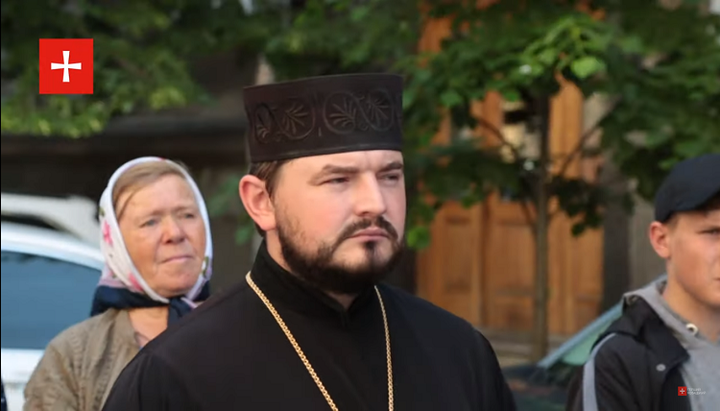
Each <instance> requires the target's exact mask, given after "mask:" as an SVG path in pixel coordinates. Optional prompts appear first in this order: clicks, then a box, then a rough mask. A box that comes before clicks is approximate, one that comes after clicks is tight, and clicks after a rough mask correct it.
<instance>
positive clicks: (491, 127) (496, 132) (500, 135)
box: [476, 117, 520, 159]
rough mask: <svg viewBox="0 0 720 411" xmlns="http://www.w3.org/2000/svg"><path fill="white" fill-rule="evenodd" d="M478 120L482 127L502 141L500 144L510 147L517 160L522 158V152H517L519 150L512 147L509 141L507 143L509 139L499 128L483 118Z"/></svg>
mask: <svg viewBox="0 0 720 411" xmlns="http://www.w3.org/2000/svg"><path fill="white" fill-rule="evenodd" d="M476 120H477V122H478V124H480V125H481V126H482V127H485V128H486V129H488V131H490V134H492V135H494V136H495V137H496V138H497V139H498V140H499V141H500V143H502V145H503V146H506V147H509V148H510V150H511V151H512V153H513V156H514V157H515V159H519V158H520V152H519V151H518V150H517V148H516V147H515V146H514V145H512V144H511V143H510V142H509V141H507V139H506V138H505V136H504V135H503V133H502V131H500V130H499V129H498V128H497V127H495V126H494V125H492V124H490V122H489V121H487V120H485V119H483V118H481V117H479V118H476Z"/></svg>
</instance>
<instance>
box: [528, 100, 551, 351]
mask: <svg viewBox="0 0 720 411" xmlns="http://www.w3.org/2000/svg"><path fill="white" fill-rule="evenodd" d="M536 104H537V107H538V110H537V113H536V114H537V115H538V121H539V122H540V127H539V128H540V158H539V161H538V170H537V181H536V185H537V187H536V191H535V201H536V202H535V209H536V211H537V217H536V219H535V255H536V272H535V310H534V320H533V346H532V360H533V361H538V360H540V359H541V358H542V357H544V356H545V355H546V354H547V351H548V271H549V265H548V248H549V247H548V227H549V225H550V216H549V213H548V207H549V200H550V198H549V193H548V172H549V169H550V166H551V164H550V147H549V145H550V141H549V140H550V136H549V101H548V100H546V99H542V98H540V99H538V100H537V103H536Z"/></svg>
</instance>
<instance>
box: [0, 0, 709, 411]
mask: <svg viewBox="0 0 720 411" xmlns="http://www.w3.org/2000/svg"><path fill="white" fill-rule="evenodd" d="M1 7H2V138H1V139H0V143H1V144H2V162H1V167H2V177H1V178H2V224H3V226H2V227H3V228H2V230H3V231H2V333H1V335H2V379H3V381H4V383H5V386H6V391H7V392H8V396H9V398H8V400H9V402H10V405H11V411H13V410H17V409H18V408H17V407H18V404H21V401H22V395H21V390H22V386H23V384H24V382H25V381H27V378H28V377H29V373H30V372H31V371H32V366H33V364H34V363H36V361H37V359H38V358H39V355H41V354H42V349H43V348H44V346H45V344H47V342H48V341H49V339H50V338H52V337H53V336H54V335H56V334H57V333H58V332H59V331H61V330H62V329H64V328H65V327H67V326H68V325H70V324H73V323H76V322H78V321H81V320H82V319H84V318H86V317H87V313H88V311H89V307H90V305H89V304H90V299H91V297H92V290H93V288H94V286H95V284H96V282H97V279H98V276H99V269H100V267H101V264H102V261H101V258H102V257H101V256H99V254H98V253H99V251H98V249H99V243H98V239H99V229H98V227H97V223H96V222H95V221H96V212H97V207H96V204H97V201H98V200H99V197H100V194H101V192H102V190H103V189H104V187H105V185H106V184H107V181H108V179H109V177H110V175H111V173H112V172H113V171H114V170H115V169H116V168H117V167H118V166H120V165H121V164H122V163H124V162H125V161H127V160H130V159H132V158H134V157H138V156H145V155H157V156H162V157H167V158H172V159H175V160H178V161H181V162H183V163H184V164H186V165H187V166H188V167H189V168H190V170H191V171H192V174H193V175H194V177H195V178H196V180H197V181H198V184H199V186H200V189H201V190H202V192H203V194H204V195H205V196H206V198H207V199H208V201H209V205H210V208H211V213H212V232H213V237H214V244H215V264H214V266H215V270H214V272H215V274H214V277H213V280H212V281H213V284H212V286H213V288H214V289H215V290H219V289H222V288H224V287H227V286H229V285H231V284H234V283H235V282H237V281H241V279H242V278H243V275H244V273H246V272H247V270H248V268H249V267H250V264H251V262H252V256H253V255H254V250H255V247H257V245H258V241H259V239H258V238H257V236H255V235H254V227H253V226H252V224H251V223H250V221H249V220H248V217H247V215H246V214H245V213H244V211H243V208H242V205H241V203H240V201H239V199H238V196H237V184H238V181H239V178H240V177H241V176H242V175H243V174H244V173H245V172H246V170H247V168H248V162H247V153H246V150H245V142H244V138H245V132H246V127H247V121H246V118H245V113H244V109H243V103H242V88H243V87H244V86H248V85H253V84H264V83H269V82H275V81H282V80H286V79H292V78H298V77H306V76H314V75H327V74H337V73H350V72H393V73H398V74H401V75H403V76H404V78H405V94H404V95H403V96H402V98H403V107H404V114H403V116H404V123H405V138H406V142H407V143H406V144H407V148H406V152H405V159H406V164H407V179H408V181H409V184H408V196H409V197H408V198H409V210H408V229H407V232H406V238H407V241H408V245H409V247H410V252H408V253H407V255H406V258H405V261H404V262H403V264H402V267H401V268H400V269H399V270H397V272H395V273H393V274H392V275H391V277H390V279H389V281H390V282H391V283H393V284H395V285H398V286H400V287H402V288H404V289H406V290H408V291H409V292H412V293H414V294H416V295H418V296H420V297H422V298H425V299H427V300H429V301H431V302H433V303H434V304H437V305H439V306H440V307H443V308H445V309H447V310H449V311H451V312H452V313H454V314H456V315H458V316H461V317H463V318H465V319H466V320H467V321H469V322H470V323H472V324H473V325H475V326H476V327H478V328H479V329H480V330H482V331H483V332H484V334H485V335H486V336H487V337H488V338H489V339H490V341H491V342H492V344H493V347H494V348H495V350H496V352H497V354H498V356H499V358H500V360H501V365H503V366H504V367H505V370H506V374H507V376H508V380H509V382H510V384H511V387H512V388H513V390H514V392H515V393H516V394H517V398H518V404H519V405H520V409H528V410H543V409H563V404H564V394H565V389H566V386H567V382H568V381H569V378H570V375H571V374H572V372H574V371H575V370H576V369H577V368H578V367H579V366H581V365H582V364H583V363H584V361H585V358H586V357H587V354H588V351H589V348H590V346H591V344H592V343H593V342H594V339H595V337H596V336H597V335H598V334H599V333H600V332H601V331H602V330H603V329H604V327H606V326H607V325H608V324H609V322H610V321H612V319H614V318H616V317H617V316H618V315H619V314H620V311H619V306H618V305H617V303H618V302H619V300H620V297H621V296H622V294H623V293H624V292H626V291H628V290H630V289H633V288H636V287H640V286H642V285H644V284H646V283H647V282H649V281H652V280H653V279H655V278H657V277H658V276H659V275H661V274H662V273H663V270H664V263H663V262H662V261H660V260H659V259H658V258H657V257H656V255H655V254H654V252H653V251H652V249H651V247H650V245H649V244H648V241H647V236H646V231H647V227H648V224H649V223H650V222H651V220H652V205H651V200H652V197H653V195H654V192H655V190H656V189H657V187H658V185H659V183H660V182H661V180H662V178H663V177H664V176H665V175H666V173H667V171H668V169H669V168H670V167H672V166H673V165H674V164H675V163H677V162H678V161H681V160H683V159H685V158H689V157H693V156H696V155H698V154H701V153H706V152H711V151H714V152H720V76H719V75H718V73H720V17H719V16H720V1H718V0H696V1H690V0H684V1H683V0H659V1H651V0H623V1H620V0H614V1H613V0H597V1H594V0H585V1H582V0H576V1H572V0H564V1H563V0H543V1H532V2H530V1H516V0H498V1H486V0H478V1H437V0H426V1H409V0H393V1H386V0H384V1H381V0H264V1H260V0H255V1H253V0H176V1H171V0H164V1H163V0H155V1H152V0H145V1H142V0H127V1H113V0H94V1H93V0H38V1H34V2H26V1H21V0H4V1H3V2H2V5H1ZM40 38H92V39H93V40H94V93H93V94H92V95H51V96H46V95H39V94H38V39H40ZM58 276H63V277H61V278H58ZM59 289H65V290H67V292H57V290H59ZM79 290H84V291H79ZM51 291H52V292H51ZM53 299H55V300H58V299H60V300H59V301H54V300H53ZM58 304H59V305H58ZM57 306H65V307H67V309H66V310H64V311H60V310H59V311H58V312H54V313H53V315H52V316H51V317H50V318H48V316H47V315H46V314H47V309H48V307H57ZM13 407H15V408H13Z"/></svg>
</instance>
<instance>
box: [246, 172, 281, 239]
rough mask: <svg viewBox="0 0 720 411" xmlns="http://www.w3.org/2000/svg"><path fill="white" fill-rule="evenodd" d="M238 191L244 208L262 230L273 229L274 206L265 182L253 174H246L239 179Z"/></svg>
mask: <svg viewBox="0 0 720 411" xmlns="http://www.w3.org/2000/svg"><path fill="white" fill-rule="evenodd" d="M238 191H239V193H240V199H241V200H242V203H243V205H244V206H245V210H247V212H248V214H249V215H250V218H252V219H253V221H255V224H257V225H258V226H259V227H260V228H261V229H262V230H263V231H270V230H274V229H275V207H274V206H273V204H272V201H271V199H270V196H269V195H268V192H267V190H265V182H264V181H262V180H260V179H259V178H257V177H255V176H253V175H246V176H244V177H243V178H242V179H240V185H239V187H238Z"/></svg>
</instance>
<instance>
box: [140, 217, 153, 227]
mask: <svg viewBox="0 0 720 411" xmlns="http://www.w3.org/2000/svg"><path fill="white" fill-rule="evenodd" d="M155 224H157V220H154V219H153V220H147V221H145V222H144V223H142V225H141V227H151V226H154V225H155Z"/></svg>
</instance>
